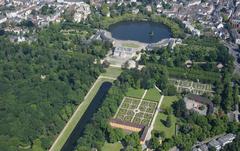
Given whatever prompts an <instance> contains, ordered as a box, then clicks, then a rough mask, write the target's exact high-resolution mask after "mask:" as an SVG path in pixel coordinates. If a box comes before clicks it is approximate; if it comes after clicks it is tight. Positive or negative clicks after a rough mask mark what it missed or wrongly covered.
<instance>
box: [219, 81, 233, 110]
mask: <svg viewBox="0 0 240 151" xmlns="http://www.w3.org/2000/svg"><path fill="white" fill-rule="evenodd" d="M233 103H234V102H233V90H232V86H231V83H229V84H227V86H226V88H225V90H224V93H223V101H222V108H223V109H224V110H225V111H226V112H229V111H230V110H231V109H232V107H233Z"/></svg>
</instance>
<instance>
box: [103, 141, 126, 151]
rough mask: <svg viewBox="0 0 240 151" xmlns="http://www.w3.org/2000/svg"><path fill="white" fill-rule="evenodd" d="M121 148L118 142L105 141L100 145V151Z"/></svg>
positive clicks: (118, 150)
mask: <svg viewBox="0 0 240 151" xmlns="http://www.w3.org/2000/svg"><path fill="white" fill-rule="evenodd" d="M122 148H123V146H122V144H121V143H120V142H116V143H107V142H106V143H105V144H104V146H103V147H102V151H120V150H121V149H122Z"/></svg>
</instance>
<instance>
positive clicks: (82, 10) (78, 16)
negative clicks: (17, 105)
mask: <svg viewBox="0 0 240 151" xmlns="http://www.w3.org/2000/svg"><path fill="white" fill-rule="evenodd" d="M90 14H91V9H90V6H89V5H88V4H86V3H81V5H78V6H77V7H76V12H75V13H74V16H73V19H74V21H75V22H80V21H82V20H85V19H87V17H88V15H90Z"/></svg>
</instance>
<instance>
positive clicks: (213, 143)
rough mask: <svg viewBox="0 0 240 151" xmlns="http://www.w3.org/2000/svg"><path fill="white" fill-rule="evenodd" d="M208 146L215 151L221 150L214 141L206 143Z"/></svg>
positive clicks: (218, 144)
mask: <svg viewBox="0 0 240 151" xmlns="http://www.w3.org/2000/svg"><path fill="white" fill-rule="evenodd" d="M208 146H209V147H212V148H214V149H216V150H217V151H218V150H220V149H221V144H220V143H219V142H218V141H216V140H215V139H213V140H211V141H210V142H209V143H208Z"/></svg>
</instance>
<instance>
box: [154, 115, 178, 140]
mask: <svg viewBox="0 0 240 151" xmlns="http://www.w3.org/2000/svg"><path fill="white" fill-rule="evenodd" d="M171 117H172V125H171V127H169V128H168V127H166V126H165V125H164V124H163V121H166V119H167V115H166V114H164V113H158V115H157V118H156V121H155V123H154V130H158V131H163V132H165V134H166V138H171V137H172V136H174V134H175V123H176V121H177V118H176V117H175V116H174V115H171Z"/></svg>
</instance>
